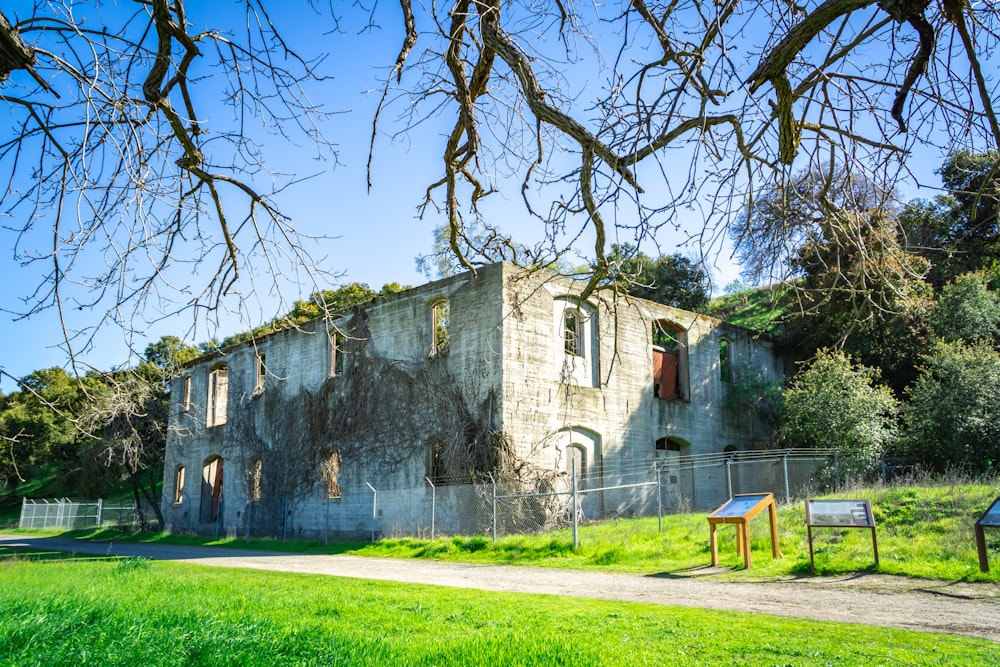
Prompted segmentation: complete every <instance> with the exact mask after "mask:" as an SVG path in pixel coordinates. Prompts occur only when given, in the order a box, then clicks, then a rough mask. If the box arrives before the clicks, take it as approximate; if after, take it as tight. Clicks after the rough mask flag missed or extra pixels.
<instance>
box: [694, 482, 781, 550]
mask: <svg viewBox="0 0 1000 667" xmlns="http://www.w3.org/2000/svg"><path fill="white" fill-rule="evenodd" d="M765 509H766V510H767V511H768V517H769V519H770V525H771V554H772V555H773V556H774V557H775V558H781V550H780V548H779V546H778V509H777V506H776V505H775V504H774V494H773V493H741V494H737V495H735V496H733V497H732V498H730V499H729V500H728V501H727V502H726V503H725V504H724V505H722V506H721V507H719V508H718V509H716V510H715V511H714V512H712V513H711V514H710V515H709V516H708V535H709V544H710V545H711V550H712V567H718V565H719V542H718V538H717V537H716V534H715V529H716V527H717V526H719V525H720V524H733V525H735V526H736V553H737V554H738V555H741V556H743V565H744V567H746V568H747V569H750V564H751V558H750V519H752V518H754V517H755V516H757V515H758V514H760V513H761V512H763V511H764V510H765Z"/></svg>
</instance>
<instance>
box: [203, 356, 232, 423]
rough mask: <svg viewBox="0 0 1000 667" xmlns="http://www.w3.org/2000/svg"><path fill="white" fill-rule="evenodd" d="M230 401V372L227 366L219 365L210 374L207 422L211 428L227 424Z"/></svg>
mask: <svg viewBox="0 0 1000 667" xmlns="http://www.w3.org/2000/svg"><path fill="white" fill-rule="evenodd" d="M228 401H229V371H228V370H227V369H226V365H225V364H218V365H217V366H214V367H213V368H212V370H211V371H210V372H209V374H208V419H207V420H206V421H207V424H208V426H209V427H211V426H219V425H221V424H225V423H226V408H227V405H228Z"/></svg>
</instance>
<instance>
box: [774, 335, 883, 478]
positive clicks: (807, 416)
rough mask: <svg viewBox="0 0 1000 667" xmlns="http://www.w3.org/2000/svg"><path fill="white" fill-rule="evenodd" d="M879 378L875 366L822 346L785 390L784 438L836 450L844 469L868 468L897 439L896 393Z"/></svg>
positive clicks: (858, 470) (853, 472)
mask: <svg viewBox="0 0 1000 667" xmlns="http://www.w3.org/2000/svg"><path fill="white" fill-rule="evenodd" d="M877 380H878V371H877V370H875V369H873V368H869V367H867V366H863V365H860V364H857V365H856V364H854V363H853V362H852V361H851V358H850V357H849V356H847V355H846V354H844V353H843V352H841V351H834V350H826V349H824V350H820V351H819V352H818V353H817V355H816V358H815V359H814V360H813V361H812V363H811V364H810V365H809V366H808V367H807V368H806V369H805V370H803V371H802V372H800V373H799V374H798V375H797V376H796V378H795V380H794V381H793V383H792V386H791V387H789V388H788V389H787V390H786V391H785V419H784V424H783V425H782V428H781V437H782V441H783V443H784V444H785V445H787V446H790V447H806V448H828V449H835V450H837V451H838V453H839V455H840V463H841V466H842V472H844V473H846V474H849V475H863V474H865V473H868V472H870V471H871V469H872V468H873V467H874V465H875V463H876V462H877V461H878V460H879V457H880V456H881V455H882V452H883V451H885V449H886V448H887V447H888V446H889V445H890V444H891V443H892V442H893V440H894V438H895V435H896V432H895V417H896V414H897V411H898V407H897V402H896V399H895V398H894V397H893V396H892V392H891V391H890V390H889V389H888V388H887V387H885V386H883V385H881V384H878V383H877Z"/></svg>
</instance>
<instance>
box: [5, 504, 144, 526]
mask: <svg viewBox="0 0 1000 667" xmlns="http://www.w3.org/2000/svg"><path fill="white" fill-rule="evenodd" d="M94 526H115V527H118V528H122V529H126V530H136V529H138V527H139V513H138V511H137V510H136V506H135V503H134V502H108V501H105V500H100V499H98V500H77V501H74V500H70V499H68V498H53V499H49V498H24V499H23V500H22V501H21V520H20V521H19V522H18V528H25V529H45V528H49V529H53V528H54V529H59V530H73V529H77V528H91V527H94Z"/></svg>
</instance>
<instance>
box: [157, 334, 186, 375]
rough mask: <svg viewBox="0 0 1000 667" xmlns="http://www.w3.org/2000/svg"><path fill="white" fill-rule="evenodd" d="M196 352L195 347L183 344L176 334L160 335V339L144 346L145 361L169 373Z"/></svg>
mask: <svg viewBox="0 0 1000 667" xmlns="http://www.w3.org/2000/svg"><path fill="white" fill-rule="evenodd" d="M198 354H199V351H198V348H197V347H195V346H193V345H185V344H184V342H183V341H182V340H181V339H180V338H178V337H177V336H162V337H161V338H160V340H158V341H156V342H155V343H150V344H149V345H147V346H146V354H145V357H146V361H148V362H149V363H151V364H153V365H154V366H156V367H157V368H161V369H163V371H165V372H166V373H167V374H170V373H173V372H174V370H175V369H176V368H177V367H179V366H182V365H183V364H185V363H187V362H189V361H191V360H192V359H194V358H195V357H197V356H198Z"/></svg>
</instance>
